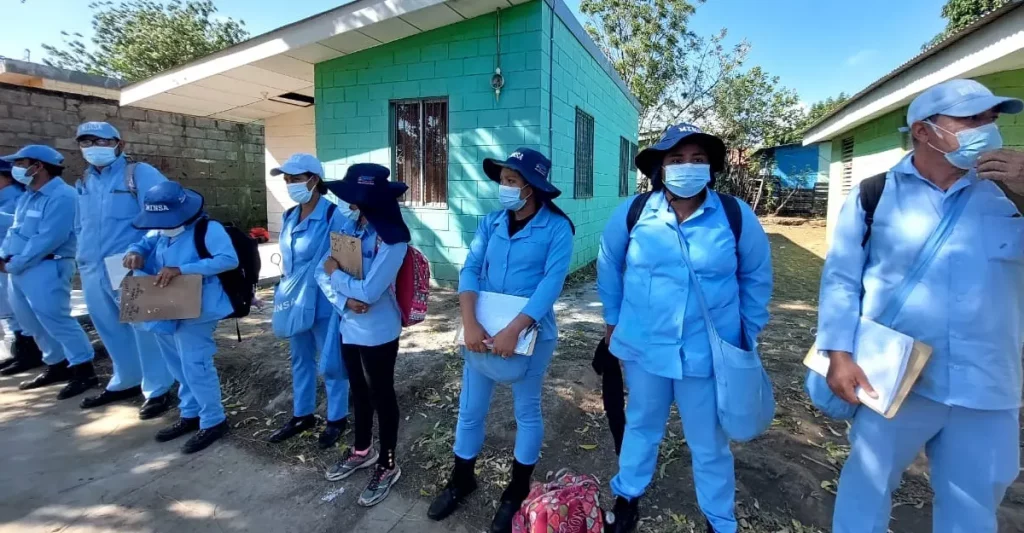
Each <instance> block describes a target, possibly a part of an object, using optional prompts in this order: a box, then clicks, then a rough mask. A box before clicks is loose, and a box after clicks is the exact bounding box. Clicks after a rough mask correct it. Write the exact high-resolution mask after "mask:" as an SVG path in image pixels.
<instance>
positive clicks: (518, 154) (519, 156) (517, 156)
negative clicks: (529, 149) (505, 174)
mask: <svg viewBox="0 0 1024 533" xmlns="http://www.w3.org/2000/svg"><path fill="white" fill-rule="evenodd" d="M508 158H509V159H518V160H520V161H522V160H523V153H522V152H512V155H510V156H508Z"/></svg>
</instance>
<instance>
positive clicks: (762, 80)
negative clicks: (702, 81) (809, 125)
mask: <svg viewBox="0 0 1024 533" xmlns="http://www.w3.org/2000/svg"><path fill="white" fill-rule="evenodd" d="M712 101H713V107H712V110H711V114H710V116H708V117H707V118H706V119H705V121H704V122H705V125H706V129H707V130H708V131H711V132H713V133H715V134H716V135H718V136H719V137H721V138H722V140H723V141H725V143H726V146H728V147H729V148H730V149H732V150H736V151H737V153H738V155H739V156H740V158H742V157H744V156H745V155H746V154H747V153H748V152H749V151H750V150H751V149H753V148H755V147H758V146H774V145H778V144H788V143H792V142H797V141H798V140H799V139H800V135H799V134H800V131H799V128H800V126H801V125H802V124H803V123H804V121H805V120H806V114H805V112H804V110H803V109H802V108H801V107H800V98H799V97H798V96H797V94H796V91H793V90H791V89H788V88H786V87H783V86H782V85H781V84H780V83H779V78H778V76H772V75H770V74H768V73H767V72H765V71H764V70H763V69H762V68H761V67H753V68H751V69H750V70H748V71H746V72H743V73H738V74H734V75H731V76H729V77H727V78H726V79H725V80H723V82H722V83H720V84H718V85H717V86H716V87H715V89H714V91H713V93H712Z"/></svg>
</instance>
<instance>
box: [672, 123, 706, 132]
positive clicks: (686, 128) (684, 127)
mask: <svg viewBox="0 0 1024 533" xmlns="http://www.w3.org/2000/svg"><path fill="white" fill-rule="evenodd" d="M676 131H678V132H680V133H684V132H690V133H701V131H700V128H698V127H697V126H694V125H693V124H680V125H678V126H676Z"/></svg>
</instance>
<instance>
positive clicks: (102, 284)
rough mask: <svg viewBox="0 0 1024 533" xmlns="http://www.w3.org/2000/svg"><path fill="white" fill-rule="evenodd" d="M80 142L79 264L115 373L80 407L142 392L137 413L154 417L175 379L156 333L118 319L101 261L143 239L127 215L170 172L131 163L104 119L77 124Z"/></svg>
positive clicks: (168, 401)
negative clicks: (82, 166)
mask: <svg viewBox="0 0 1024 533" xmlns="http://www.w3.org/2000/svg"><path fill="white" fill-rule="evenodd" d="M77 141H78V146H79V147H80V148H81V150H82V155H83V156H84V157H85V160H86V162H88V163H89V167H88V168H86V170H85V175H84V176H82V179H80V180H78V182H77V183H76V184H75V188H76V189H77V190H78V217H77V219H76V224H75V232H76V233H77V234H78V243H79V245H78V269H79V271H80V272H81V275H82V290H83V291H84V292H85V305H86V306H87V307H88V308H89V318H90V319H92V323H93V325H94V326H95V327H96V332H97V333H99V336H100V339H102V340H103V345H104V346H106V348H107V352H108V353H109V354H110V359H111V361H113V363H114V375H113V376H112V377H111V378H110V382H109V383H107V386H106V388H105V389H104V390H103V392H102V393H101V394H100V395H99V396H96V397H93V398H86V399H85V400H84V401H82V408H83V409H89V408H94V407H99V406H102V405H107V404H109V403H112V402H116V401H120V400H128V399H133V398H137V397H138V396H139V395H140V394H142V395H143V396H144V397H145V398H146V401H145V402H144V403H143V404H142V408H141V409H140V410H139V418H141V419H143V420H146V419H150V418H155V417H157V416H160V415H162V414H163V413H165V412H166V411H167V410H168V409H170V408H171V407H173V406H174V405H173V397H172V394H171V393H170V390H171V386H172V385H174V377H173V376H172V375H171V373H170V371H169V370H168V369H167V364H166V363H165V362H164V360H163V359H162V358H161V357H160V356H158V355H157V354H158V350H157V345H156V339H155V338H154V337H153V334H152V333H149V332H145V331H137V330H135V329H134V328H132V327H131V325H130V324H122V323H121V321H120V311H119V308H120V299H119V296H118V291H117V290H116V289H114V287H113V286H112V285H111V282H110V276H109V275H108V273H107V268H106V265H105V263H104V259H105V258H107V257H111V256H115V257H117V258H118V262H120V259H119V258H120V257H121V256H122V255H124V253H125V251H126V250H128V247H129V246H130V245H132V244H133V243H135V242H138V241H139V240H140V239H141V238H142V236H143V235H144V234H145V232H143V231H141V230H138V229H136V228H134V227H132V220H133V219H134V218H135V217H136V216H137V215H138V214H139V213H140V212H141V211H142V209H143V198H142V196H143V195H142V194H140V193H139V191H142V192H145V191H148V190H150V189H151V188H152V187H153V186H155V185H156V184H158V183H163V182H165V181H167V178H165V177H164V176H163V174H161V173H160V171H158V170H157V169H155V168H153V167H152V166H150V165H147V164H145V163H134V162H129V161H128V160H127V159H126V157H125V154H124V142H123V141H121V135H120V133H118V131H117V129H115V128H114V127H113V126H111V125H110V124H107V123H106V122H86V123H85V124H82V125H81V126H79V127H78V137H77Z"/></svg>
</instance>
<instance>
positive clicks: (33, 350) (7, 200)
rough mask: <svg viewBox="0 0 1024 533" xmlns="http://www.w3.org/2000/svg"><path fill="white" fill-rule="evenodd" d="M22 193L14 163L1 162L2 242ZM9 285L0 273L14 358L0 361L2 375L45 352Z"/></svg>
mask: <svg viewBox="0 0 1024 533" xmlns="http://www.w3.org/2000/svg"><path fill="white" fill-rule="evenodd" d="M23 194H25V186H24V185H22V184H20V183H18V182H17V181H14V177H13V176H11V164H10V163H8V162H7V161H0V242H3V239H4V238H5V237H6V236H7V231H8V230H10V229H11V226H13V225H14V210H15V208H16V207H17V204H18V199H19V198H21V196H22V195H23ZM9 285H10V276H9V275H8V274H4V273H0V324H3V328H4V340H5V341H6V342H8V343H9V345H10V347H11V348H10V352H11V357H9V358H7V359H4V360H3V361H0V374H3V375H5V376H13V375H15V374H20V373H22V372H26V371H28V370H31V369H33V368H36V367H37V366H40V365H42V364H43V353H42V352H40V351H39V347H38V346H36V342H35V341H34V340H32V337H29V336H28V335H26V334H25V331H24V330H22V329H21V325H20V324H18V319H17V317H15V316H14V309H13V308H12V307H11V304H10V299H9V298H8V295H7V293H8V287H9Z"/></svg>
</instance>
